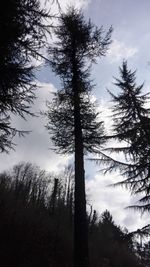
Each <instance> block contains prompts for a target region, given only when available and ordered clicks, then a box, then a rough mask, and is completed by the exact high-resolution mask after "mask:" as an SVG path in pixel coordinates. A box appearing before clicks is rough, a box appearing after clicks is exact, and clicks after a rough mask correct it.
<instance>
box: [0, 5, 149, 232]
mask: <svg viewBox="0 0 150 267" xmlns="http://www.w3.org/2000/svg"><path fill="white" fill-rule="evenodd" d="M44 2H45V0H41V3H42V4H44ZM69 4H74V5H75V7H77V8H82V10H83V12H84V15H85V18H86V19H89V18H91V21H92V22H93V23H94V24H95V25H96V26H98V27H100V26H101V25H103V27H104V29H106V30H108V28H109V27H110V26H111V25H112V26H113V29H114V31H113V34H112V41H113V42H112V44H111V45H110V48H109V51H108V53H107V55H106V57H104V58H100V59H98V61H97V64H96V65H95V66H94V67H93V68H92V71H91V77H92V79H93V80H94V82H95V83H96V87H95V88H94V95H95V97H96V99H97V101H98V103H99V105H100V106H99V109H100V110H101V111H102V112H103V113H102V114H103V115H102V116H103V118H105V117H106V119H105V121H106V128H107V126H108V125H109V124H110V118H109V117H108V116H107V115H110V110H109V107H110V105H111V103H110V97H109V95H108V93H107V88H108V89H109V90H111V91H112V92H114V93H115V91H116V88H115V86H114V85H113V81H114V78H113V77H119V71H118V69H119V66H121V64H122V61H123V60H124V59H126V60H127V61H128V66H129V68H131V69H132V70H135V69H136V70H137V83H138V84H141V83H143V82H144V92H148V91H149V88H150V65H149V62H150V53H149V46H150V30H149V29H150V19H149V10H150V1H149V0H142V1H141V0H132V1H131V0H126V1H124V0H76V1H75V0H60V5H61V8H62V10H63V11H65V10H66V8H67V5H69ZM51 11H52V12H54V13H57V12H58V8H57V5H56V4H53V6H51ZM36 81H37V84H38V85H39V88H38V89H37V92H36V95H37V99H36V101H35V103H34V105H33V106H32V110H33V111H34V112H35V113H36V114H37V115H38V117H35V118H32V117H27V120H26V121H24V120H22V119H20V118H18V117H12V125H13V126H16V127H17V128H19V129H23V130H30V131H32V132H31V133H30V134H28V135H27V136H26V137H25V138H18V137H16V138H15V139H14V142H15V143H16V147H15V151H10V153H9V154H4V153H2V154H1V155H0V162H1V164H0V171H3V170H6V169H9V168H11V167H12V166H13V165H14V164H17V163H19V162H20V161H30V162H32V163H35V164H37V165H39V166H40V167H41V168H42V169H45V170H47V171H54V172H59V171H61V170H62V169H63V168H64V166H65V165H67V164H69V163H70V162H71V161H72V158H71V157H67V156H60V155H57V154H55V153H54V152H53V151H52V149H51V147H52V143H51V140H50V136H49V135H48V133H47V131H46V129H45V127H44V125H45V124H46V119H45V118H44V117H42V118H41V116H40V113H39V112H40V111H41V110H45V109H46V105H45V102H46V100H50V99H51V98H52V92H55V91H56V90H57V89H59V88H60V83H59V79H58V78H57V77H55V75H54V73H52V72H51V69H50V68H49V67H45V66H44V65H42V66H41V68H40V69H39V71H38V72H37V73H36ZM99 169H100V167H99V166H96V165H95V164H94V163H91V162H89V161H88V160H87V159H86V160H85V171H86V190H87V203H88V204H90V205H92V206H93V209H96V210H97V211H98V213H99V214H100V213H101V212H103V211H104V210H106V209H108V210H109V211H110V212H111V214H112V215H113V218H114V221H115V222H116V223H117V224H119V225H121V226H122V227H127V228H128V229H129V231H132V230H136V229H137V228H140V227H143V226H145V225H146V224H148V223H150V222H149V214H144V215H143V216H142V215H141V214H140V213H138V212H134V211H133V210H132V211H131V210H129V209H125V208H126V207H127V206H129V205H131V204H133V203H134V204H137V200H138V197H135V196H133V195H131V194H130V192H129V191H127V190H125V189H122V188H120V187H119V188H118V187H117V188H112V187H109V186H108V185H109V184H112V183H114V182H117V181H119V180H121V177H120V175H119V173H113V174H110V175H106V176H103V175H102V174H101V173H100V172H99Z"/></svg>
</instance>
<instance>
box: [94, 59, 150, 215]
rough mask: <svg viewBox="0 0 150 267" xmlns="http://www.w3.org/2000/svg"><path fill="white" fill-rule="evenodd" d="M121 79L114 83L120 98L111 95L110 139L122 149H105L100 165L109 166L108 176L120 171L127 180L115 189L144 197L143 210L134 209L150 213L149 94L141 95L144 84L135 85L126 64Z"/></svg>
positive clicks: (133, 77) (107, 169)
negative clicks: (119, 187) (111, 123)
mask: <svg viewBox="0 0 150 267" xmlns="http://www.w3.org/2000/svg"><path fill="white" fill-rule="evenodd" d="M120 76H121V78H120V79H116V80H115V83H114V84H115V85H116V86H117V87H118V88H119V89H120V92H119V93H118V94H117V95H115V94H113V93H112V92H109V93H110V94H111V97H112V101H113V103H114V105H113V108H112V112H113V134H112V135H111V136H108V137H107V138H108V140H115V141H117V142H119V143H120V144H122V146H120V145H119V147H112V148H107V149H105V150H104V151H103V152H102V153H101V154H100V159H98V160H97V163H99V164H102V163H103V164H104V165H106V168H105V167H104V172H105V173H107V172H111V171H116V170H119V171H120V173H121V175H123V176H124V178H125V179H124V180H123V181H121V182H119V183H116V184H115V186H116V185H121V186H125V187H127V188H129V189H130V190H131V192H132V193H134V194H139V193H142V194H144V196H143V197H142V198H141V199H140V204H141V206H138V207H137V206H134V207H135V209H141V210H142V211H143V210H145V211H147V210H149V209H150V206H149V199H150V109H149V108H147V103H148V101H149V94H142V89H143V84H142V85H140V86H138V85H137V84H136V72H135V71H134V72H132V71H131V70H128V66H127V61H123V64H122V67H121V68H120ZM115 155H119V156H121V155H122V156H124V161H122V162H121V161H119V160H117V159H114V156H115ZM142 203H143V204H144V205H142Z"/></svg>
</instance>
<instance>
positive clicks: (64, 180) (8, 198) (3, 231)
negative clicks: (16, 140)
mask: <svg viewBox="0 0 150 267" xmlns="http://www.w3.org/2000/svg"><path fill="white" fill-rule="evenodd" d="M73 191H74V172H73V168H72V167H70V166H69V167H67V168H66V169H65V170H64V171H63V172H61V175H58V174H57V175H55V174H54V173H47V172H45V171H43V170H40V168H39V167H37V166H35V165H32V164H31V163H19V164H18V165H16V166H14V167H13V169H12V170H11V171H6V172H3V173H1V174H0V218H1V219H0V265H1V266H3V267H7V266H16V267H25V266H28V267H31V266H37V267H38V266H40V267H41V266H44V267H46V266H49V267H50V266H52V267H59V266H61V267H63V266H64V267H71V266H73V265H72V264H73V260H72V259H73V213H74V208H73ZM87 221H88V233H89V250H90V261H91V263H90V264H91V266H94V267H99V266H102V267H104V266H105V267H110V266H111V267H120V266H122V267H127V266H132V267H139V266H149V265H146V264H148V263H147V262H148V261H149V249H148V248H149V244H150V243H147V244H145V249H144V247H143V248H141V247H140V244H139V243H138V242H137V241H136V240H134V239H133V238H132V235H130V234H129V233H128V231H127V230H126V229H124V230H123V229H122V228H121V227H120V226H117V225H116V224H115V222H114V221H113V218H112V216H111V214H110V213H109V211H104V212H103V213H102V214H101V216H100V217H98V215H97V212H96V211H93V209H92V207H91V211H90V212H89V214H87Z"/></svg>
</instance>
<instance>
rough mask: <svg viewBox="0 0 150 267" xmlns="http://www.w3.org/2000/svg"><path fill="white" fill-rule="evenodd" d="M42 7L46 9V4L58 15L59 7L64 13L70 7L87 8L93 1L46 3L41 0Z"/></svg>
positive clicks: (68, 0)
mask: <svg viewBox="0 0 150 267" xmlns="http://www.w3.org/2000/svg"><path fill="white" fill-rule="evenodd" d="M40 1H41V5H42V6H43V7H44V6H45V4H46V7H47V8H50V9H51V12H52V13H55V14H56V13H58V11H59V6H60V7H61V10H62V11H65V10H66V8H67V7H68V6H74V7H75V8H79V9H80V8H83V9H85V8H87V7H88V5H89V4H90V2H91V0H58V1H57V0H54V1H52V0H51V1H46V0H40Z"/></svg>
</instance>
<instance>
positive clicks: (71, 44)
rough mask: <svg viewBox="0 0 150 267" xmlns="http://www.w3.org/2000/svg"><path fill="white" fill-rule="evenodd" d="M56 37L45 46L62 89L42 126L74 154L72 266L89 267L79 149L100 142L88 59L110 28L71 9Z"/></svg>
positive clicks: (103, 45) (103, 48)
mask: <svg viewBox="0 0 150 267" xmlns="http://www.w3.org/2000/svg"><path fill="white" fill-rule="evenodd" d="M54 32H55V35H56V38H57V41H56V42H55V44H54V46H53V47H52V46H51V48H50V49H49V54H50V61H51V66H52V69H53V71H54V72H55V73H56V74H57V75H59V76H60V78H61V81H62V89H61V90H60V91H58V92H57V93H56V94H55V95H54V99H53V101H52V102H51V103H48V111H47V113H46V115H47V117H48V124H47V129H48V131H49V132H50V134H51V135H52V141H53V143H54V145H55V148H56V151H58V152H59V153H73V152H74V154H75V203H74V204H75V208H74V266H76V267H81V266H82V267H84V266H85V267H88V266H89V259H88V233H87V215H86V198H85V175H84V154H85V153H87V152H94V151H95V149H96V148H99V147H100V146H101V144H102V143H103V139H104V138H103V134H104V133H103V123H102V122H99V121H98V120H97V119H98V115H99V114H98V113H97V112H96V111H95V106H94V103H92V101H91V89H92V88H93V85H92V84H91V81H90V73H89V71H90V64H91V63H92V62H95V59H96V57H98V56H105V54H106V52H107V49H108V45H109V44H110V42H111V41H110V37H111V32H112V29H111V28H110V29H109V31H108V32H107V33H106V35H105V36H104V37H103V28H100V29H98V28H95V27H94V26H93V25H92V23H91V22H90V21H89V22H85V20H84V17H83V15H82V13H81V12H80V11H77V10H75V9H74V8H71V9H69V11H68V12H67V13H66V14H62V15H61V17H60V20H59V25H58V26H57V27H56V28H55V30H54Z"/></svg>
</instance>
